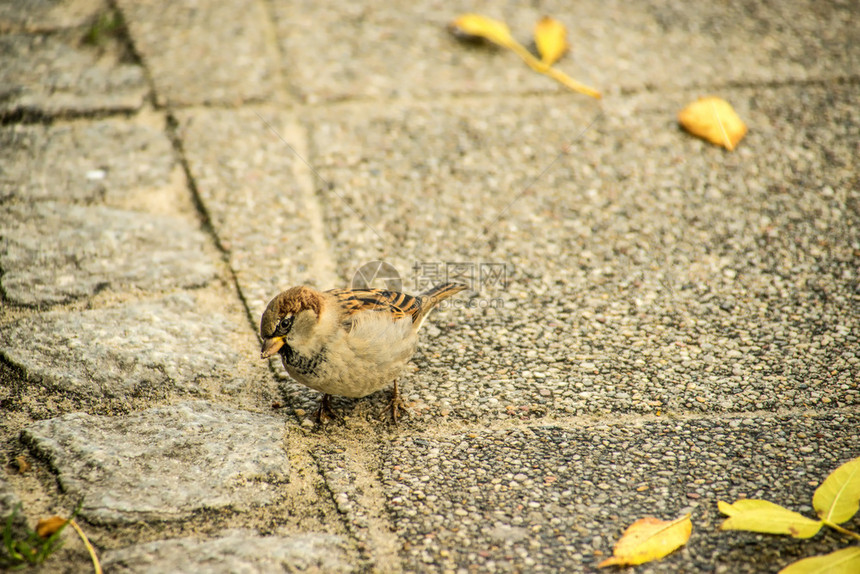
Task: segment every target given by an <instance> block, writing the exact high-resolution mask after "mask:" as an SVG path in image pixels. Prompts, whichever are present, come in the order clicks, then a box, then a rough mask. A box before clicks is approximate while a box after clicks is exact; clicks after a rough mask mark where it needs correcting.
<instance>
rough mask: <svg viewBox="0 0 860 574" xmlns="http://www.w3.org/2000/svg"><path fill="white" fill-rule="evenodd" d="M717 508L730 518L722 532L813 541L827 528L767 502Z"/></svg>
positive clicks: (739, 502) (747, 500)
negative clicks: (746, 532)
mask: <svg viewBox="0 0 860 574" xmlns="http://www.w3.org/2000/svg"><path fill="white" fill-rule="evenodd" d="M717 505H718V506H719V508H720V512H722V513H723V514H725V515H727V516H728V518H727V519H726V520H725V521H723V524H722V525H721V526H720V529H721V530H750V531H752V532H763V533H765V534H789V535H791V536H793V537H794V538H810V537H812V536H815V534H816V533H817V532H818V531H819V530H821V526H822V524H824V523H823V522H822V521H820V520H812V519H811V518H807V517H805V516H804V515H802V514H798V513H797V512H793V511H791V510H789V509H787V508H783V507H782V506H780V505H778V504H774V503H773V502H768V501H767V500H754V499H741V500H738V501H736V502H735V503H734V504H726V503H725V502H723V501H719V502H718V503H717Z"/></svg>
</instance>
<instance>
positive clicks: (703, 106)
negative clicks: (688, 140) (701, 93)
mask: <svg viewBox="0 0 860 574" xmlns="http://www.w3.org/2000/svg"><path fill="white" fill-rule="evenodd" d="M678 123H680V124H681V126H682V127H683V128H684V129H685V130H687V131H688V132H690V133H691V134H693V135H694V136H698V137H700V138H702V139H706V140H708V141H709V142H711V143H713V144H716V145H721V146H723V147H724V148H726V149H727V150H729V151H731V150H733V149H735V146H736V145H738V142H739V141H741V140H742V139H743V137H744V136H745V135H746V133H747V126H746V124H745V123H744V122H743V121H742V120H741V119H740V118H739V117H738V114H737V113H736V112H735V110H734V108H732V105H731V104H730V103H728V102H727V101H725V100H723V99H722V98H717V97H714V96H710V97H707V98H699V99H698V100H697V101H695V102H693V103H692V104H690V105H689V106H687V107H686V108H684V109H683V110H681V111H680V112H679V113H678Z"/></svg>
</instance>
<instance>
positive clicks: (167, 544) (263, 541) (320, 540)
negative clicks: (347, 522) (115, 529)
mask: <svg viewBox="0 0 860 574" xmlns="http://www.w3.org/2000/svg"><path fill="white" fill-rule="evenodd" d="M345 546H346V541H345V540H344V539H343V538H340V537H338V536H330V535H326V534H303V535H298V536H294V537H286V536H260V535H258V534H256V533H255V532H249V531H241V530H237V531H232V532H228V533H225V535H224V536H223V537H220V538H215V539H212V540H194V539H191V538H183V539H178V540H161V541H158V542H150V543H148V544H141V545H138V546H132V547H129V548H123V549H120V550H113V551H111V552H109V553H107V554H106V556H105V559H104V560H103V564H104V566H105V567H107V568H110V571H111V572H124V573H129V574H131V573H135V574H144V573H152V574H157V573H158V572H164V571H165V570H174V571H180V572H200V573H201V574H204V573H205V574H221V573H223V574H232V573H234V572H249V573H250V572H260V573H261V574H262V573H264V572H274V571H280V570H283V571H286V572H319V573H324V572H354V571H356V568H355V567H354V566H353V565H352V564H350V562H349V561H348V556H347V554H346V552H345Z"/></svg>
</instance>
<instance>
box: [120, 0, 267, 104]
mask: <svg viewBox="0 0 860 574" xmlns="http://www.w3.org/2000/svg"><path fill="white" fill-rule="evenodd" d="M117 4H118V6H119V8H120V10H121V12H122V14H123V16H124V18H125V20H126V22H128V30H129V33H130V34H131V40H132V42H133V43H134V46H135V49H136V50H137V52H138V53H139V54H140V56H141V58H142V59H143V62H144V64H145V65H146V67H147V69H148V70H149V73H150V75H151V77H152V81H153V83H154V84H155V98H156V101H157V102H158V104H160V105H166V106H171V107H172V106H184V105H192V104H201V103H218V104H240V103H242V102H246V101H256V100H262V99H268V98H271V97H272V96H273V94H274V90H275V86H276V81H277V79H276V77H275V69H276V68H275V62H274V58H275V57H276V56H275V53H274V48H273V46H271V43H270V42H269V40H268V34H267V32H266V30H267V26H269V24H268V22H267V15H266V12H265V10H264V9H263V6H264V3H262V2H244V1H242V0H230V1H227V2H206V3H199V2H195V1H193V0H185V1H182V2H167V3H165V2H160V1H158V0H145V1H139V0H120V1H119V2H118V3H117Z"/></svg>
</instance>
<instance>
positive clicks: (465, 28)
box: [448, 14, 601, 99]
mask: <svg viewBox="0 0 860 574" xmlns="http://www.w3.org/2000/svg"><path fill="white" fill-rule="evenodd" d="M448 29H449V30H451V33H453V34H454V35H455V36H457V37H460V38H485V39H487V40H489V41H491V42H493V43H495V44H498V45H499V46H503V47H505V48H508V49H509V50H512V51H513V52H515V53H516V54H517V55H518V56H519V57H520V58H522V59H523V60H524V61H525V63H526V64H528V65H529V67H530V68H531V69H533V70H534V71H536V72H539V73H541V74H544V75H547V76H549V77H550V78H552V79H554V80H555V81H557V82H559V83H560V84H562V85H564V86H565V87H567V88H569V89H571V90H573V91H574V92H579V93H580V94H585V95H587V96H591V97H592V98H597V99H600V97H601V96H600V92H598V91H597V90H595V89H594V88H590V87H588V86H586V85H584V84H581V83H579V82H577V81H576V80H574V79H573V78H571V77H570V76H568V75H567V74H565V73H564V72H561V71H559V70H556V69H555V68H553V67H552V66H550V65H549V64H547V63H545V62H542V61H540V60H538V59H537V58H535V57H534V56H533V55H532V53H531V52H529V51H528V50H526V48H525V46H523V45H522V44H520V43H519V42H517V41H516V40H514V37H513V36H511V31H510V29H509V28H508V26H507V24H505V23H504V22H502V21H500V20H493V19H492V18H487V17H486V16H481V15H480V14H463V15H462V16H458V17H457V18H456V19H455V20H454V21H453V22H451V23H450V24H449V25H448Z"/></svg>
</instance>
